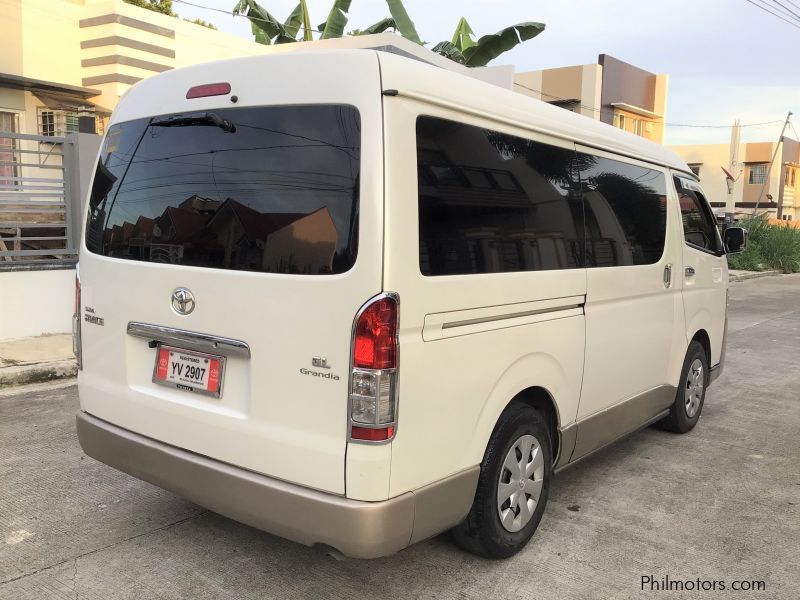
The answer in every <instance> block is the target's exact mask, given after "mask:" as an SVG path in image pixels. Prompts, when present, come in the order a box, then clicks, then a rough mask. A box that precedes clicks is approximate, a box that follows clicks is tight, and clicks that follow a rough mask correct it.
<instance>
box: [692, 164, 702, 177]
mask: <svg viewBox="0 0 800 600" xmlns="http://www.w3.org/2000/svg"><path fill="white" fill-rule="evenodd" d="M700 167H701V165H689V168H690V169H691V170H692V173H694V174H695V175H697V176H698V177H700Z"/></svg>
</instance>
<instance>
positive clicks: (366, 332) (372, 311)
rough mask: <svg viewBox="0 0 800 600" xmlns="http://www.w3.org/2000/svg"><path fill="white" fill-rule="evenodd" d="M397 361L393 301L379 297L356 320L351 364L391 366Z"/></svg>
mask: <svg viewBox="0 0 800 600" xmlns="http://www.w3.org/2000/svg"><path fill="white" fill-rule="evenodd" d="M396 362H397V300H395V299H394V298H391V297H386V298H381V299H379V300H376V301H375V302H373V303H372V304H370V305H369V306H368V307H367V308H366V310H364V312H362V313H361V316H360V317H359V318H358V321H357V322H356V330H355V341H354V347H353V366H354V367H357V368H360V369H394V368H395V367H396Z"/></svg>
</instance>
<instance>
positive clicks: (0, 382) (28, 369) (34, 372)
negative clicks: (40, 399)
mask: <svg viewBox="0 0 800 600" xmlns="http://www.w3.org/2000/svg"><path fill="white" fill-rule="evenodd" d="M77 374H78V365H77V364H76V363H75V359H72V358H69V359H64V360H54V361H49V362H41V363H34V364H31V365H13V366H9V367H2V368H0V389H5V388H9V387H13V386H19V385H27V384H29V383H42V382H45V381H54V380H56V379H66V378H68V377H75V376H76V375H77Z"/></svg>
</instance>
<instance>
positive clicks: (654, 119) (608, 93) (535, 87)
mask: <svg viewBox="0 0 800 600" xmlns="http://www.w3.org/2000/svg"><path fill="white" fill-rule="evenodd" d="M667 87H668V76H667V75H664V74H656V73H650V72H649V71H645V70H644V69H640V68H639V67H635V66H633V65H630V64H628V63H626V62H623V61H621V60H619V59H616V58H614V57H613V56H609V55H608V54H601V55H600V56H599V58H598V61H597V63H596V64H588V65H575V66H571V67H558V68H554V69H544V70H542V71H528V72H524V73H516V74H515V75H514V89H515V90H516V91H518V92H521V93H523V94H526V95H528V96H532V97H534V98H537V99H539V100H543V101H545V102H548V103H550V104H555V105H557V106H561V107H563V108H566V109H567V110H571V111H573V112H577V113H580V114H582V115H584V116H587V117H590V118H592V119H596V120H598V121H603V122H604V123H608V124H610V125H614V126H615V127H619V128H620V129H624V130H625V131H628V132H630V133H633V134H636V135H640V136H642V137H644V138H647V139H649V140H652V141H654V142H657V143H659V144H661V143H663V141H664V119H665V117H666V112H667Z"/></svg>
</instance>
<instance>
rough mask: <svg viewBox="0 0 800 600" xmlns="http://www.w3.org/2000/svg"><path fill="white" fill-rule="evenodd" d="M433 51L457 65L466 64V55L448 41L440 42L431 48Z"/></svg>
mask: <svg viewBox="0 0 800 600" xmlns="http://www.w3.org/2000/svg"><path fill="white" fill-rule="evenodd" d="M431 51H433V52H436V54H441V55H442V56H444V57H446V58H449V59H450V60H453V61H455V62H457V63H461V64H462V65H463V64H464V55H463V54H462V53H461V50H459V49H458V47H457V46H456V45H455V44H454V43H453V42H448V41H447V40H445V41H444V42H439V43H438V44H436V45H435V46H434V47H433V48H431Z"/></svg>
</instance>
